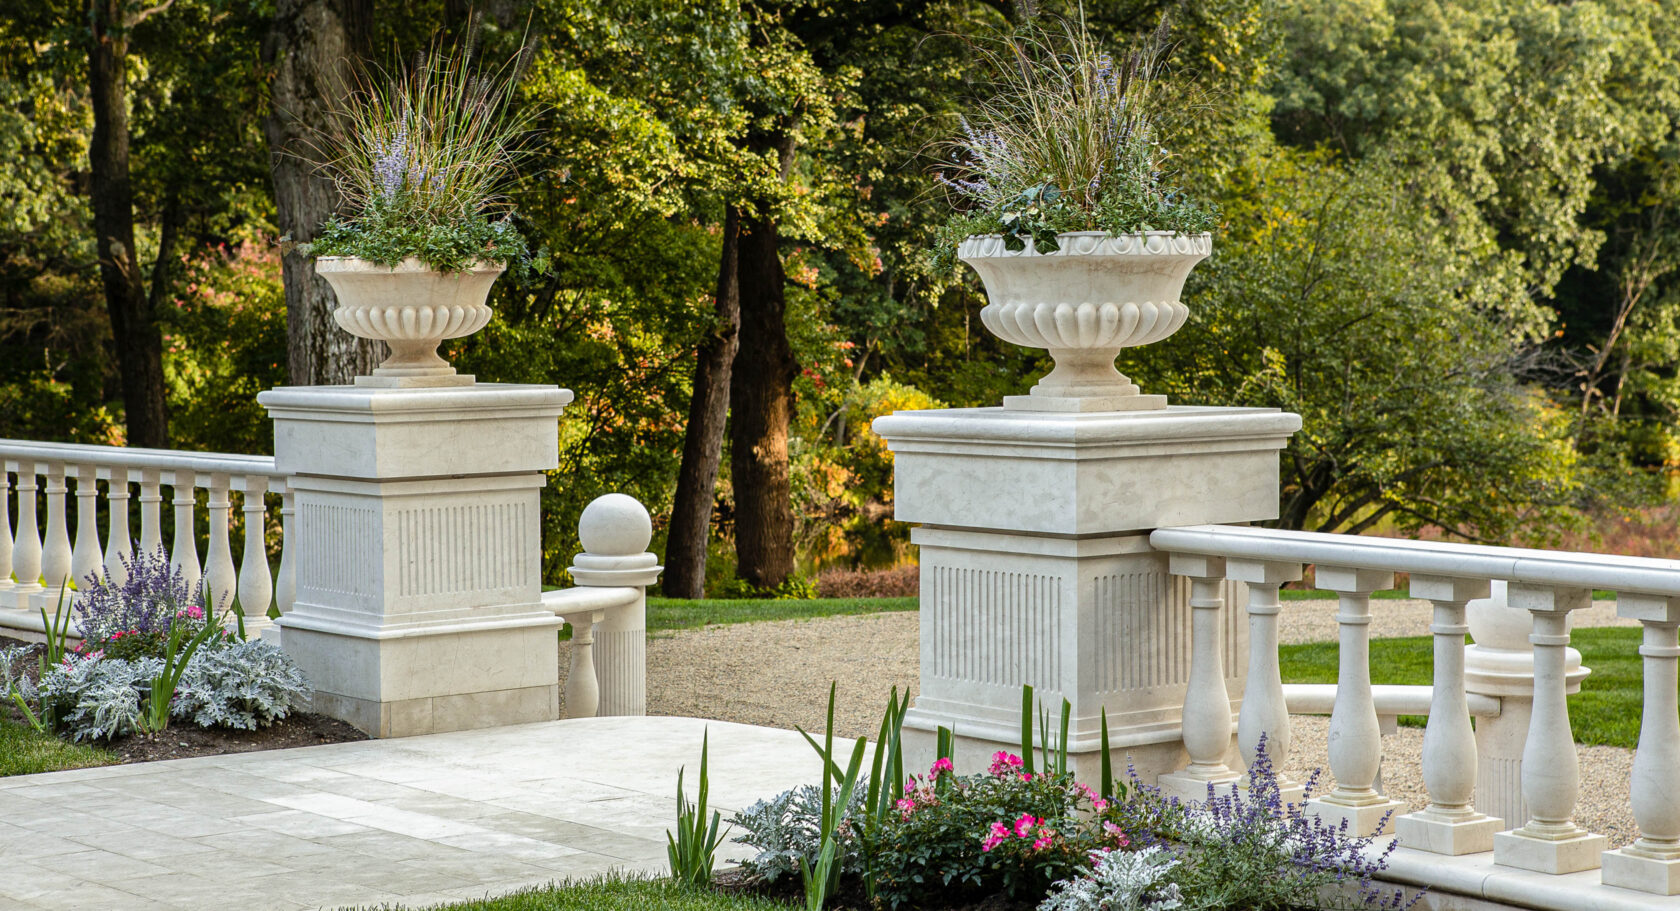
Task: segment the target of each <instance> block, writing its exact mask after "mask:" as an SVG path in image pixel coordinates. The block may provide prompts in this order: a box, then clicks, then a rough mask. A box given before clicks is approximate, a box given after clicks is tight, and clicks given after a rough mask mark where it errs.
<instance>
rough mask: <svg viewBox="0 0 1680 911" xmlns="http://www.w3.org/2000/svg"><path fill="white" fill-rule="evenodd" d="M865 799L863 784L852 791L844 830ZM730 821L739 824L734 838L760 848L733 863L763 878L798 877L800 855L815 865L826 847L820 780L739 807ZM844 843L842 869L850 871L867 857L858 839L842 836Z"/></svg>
mask: <svg viewBox="0 0 1680 911" xmlns="http://www.w3.org/2000/svg"><path fill="white" fill-rule="evenodd" d="M863 799H864V794H863V792H862V791H861V790H859V791H854V792H853V793H852V799H851V802H850V803H848V804H847V806H846V811H845V813H843V814H842V815H841V820H842V821H841V823H840V828H841V829H842V830H844V829H846V828H847V827H848V826H849V825H851V821H852V820H854V819H858V818H861V816H862V815H863ZM729 822H730V824H731V825H733V826H735V827H736V828H738V829H740V830H741V834H740V835H737V836H735V838H734V840H735V841H736V842H738V843H740V844H743V845H747V846H748V847H752V848H757V849H758V851H759V853H758V854H757V855H755V856H754V857H752V858H751V859H749V860H732V861H731V863H738V864H740V865H741V866H742V867H744V868H746V870H747V872H749V873H751V874H753V875H754V876H757V877H758V878H760V879H762V880H764V881H765V882H775V881H776V880H777V879H779V878H780V877H782V876H793V877H795V878H798V876H799V861H800V860H801V859H804V860H805V862H806V863H808V864H810V865H811V866H813V867H814V866H815V865H816V863H817V855H818V853H819V852H820V851H821V850H822V790H821V789H820V788H818V787H817V786H816V785H805V786H803V787H798V788H794V789H793V790H791V791H783V792H782V793H780V794H777V795H776V796H775V797H772V798H770V799H769V800H761V801H759V802H757V803H755V804H753V805H752V806H750V807H747V808H746V809H745V810H742V811H741V812H739V813H736V814H735V816H734V817H733V818H731V819H730V820H729ZM840 844H841V846H842V850H843V851H844V852H845V853H844V856H843V857H842V859H841V863H842V868H843V870H844V871H845V872H847V873H856V872H858V871H860V870H862V868H863V858H862V857H861V855H860V854H859V853H858V849H857V847H856V845H857V841H856V839H851V838H847V839H843V840H842V841H841V842H840Z"/></svg>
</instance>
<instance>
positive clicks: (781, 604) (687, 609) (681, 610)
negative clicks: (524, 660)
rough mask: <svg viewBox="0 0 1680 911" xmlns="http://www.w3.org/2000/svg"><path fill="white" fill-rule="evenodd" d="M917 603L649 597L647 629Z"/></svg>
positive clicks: (906, 607)
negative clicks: (690, 599)
mask: <svg viewBox="0 0 1680 911" xmlns="http://www.w3.org/2000/svg"><path fill="white" fill-rule="evenodd" d="M916 605H917V599H916V598H801V599H787V600H780V601H777V600H770V599H767V598H701V599H696V600H693V601H688V600H684V599H682V598H649V599H648V616H647V623H648V632H650V633H657V632H661V631H667V630H679V629H694V628H696V627H701V626H715V625H718V624H727V623H759V622H762V621H766V620H807V619H810V618H813V617H840V616H845V615H848V614H884V613H890V612H893V611H913V610H915V609H916ZM571 637H572V627H571V624H569V623H568V624H567V625H566V626H565V627H564V628H563V629H562V630H561V632H560V638H561V639H570V638H571Z"/></svg>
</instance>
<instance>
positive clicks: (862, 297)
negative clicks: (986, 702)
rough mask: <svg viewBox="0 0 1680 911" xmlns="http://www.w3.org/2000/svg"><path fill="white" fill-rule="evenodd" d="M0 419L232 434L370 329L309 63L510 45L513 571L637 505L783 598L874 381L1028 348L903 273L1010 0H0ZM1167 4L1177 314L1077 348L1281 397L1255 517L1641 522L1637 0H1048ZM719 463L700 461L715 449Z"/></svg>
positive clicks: (704, 557) (1532, 536) (901, 402)
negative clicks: (538, 389)
mask: <svg viewBox="0 0 1680 911" xmlns="http://www.w3.org/2000/svg"><path fill="white" fill-rule="evenodd" d="M0 9H4V15H3V16H0V437H10V438H23V439H35V440H61V441H73V442H90V443H113V444H122V443H127V444H129V445H147V446H169V447H173V448H180V449H192V450H211V451H227V452H243V453H265V452H268V451H270V440H271V436H270V429H269V424H268V422H267V420H266V418H265V416H264V413H263V411H262V409H261V408H259V407H258V406H257V404H256V401H255V396H256V394H257V392H259V391H260V390H262V389H265V388H269V387H272V386H275V385H281V384H299V383H322V382H344V381H345V380H346V379H347V378H348V377H350V376H352V375H354V374H355V373H356V372H358V371H365V370H366V369H367V367H368V366H370V365H371V363H373V362H375V359H376V357H377V356H378V352H375V351H372V350H370V349H369V348H368V347H366V346H365V345H364V344H362V343H360V342H358V341H357V340H355V339H353V338H351V337H350V336H348V335H346V334H344V333H342V332H340V331H339V330H338V329H337V328H336V327H334V326H333V324H332V322H331V318H330V315H329V312H330V295H329V294H328V293H327V292H326V290H325V286H324V284H322V283H320V282H319V281H318V280H313V279H312V278H311V275H310V271H309V265H308V263H307V261H305V260H303V259H301V258H300V257H298V256H296V255H295V254H290V253H289V254H285V255H284V256H283V255H282V253H281V248H280V247H279V245H278V243H277V241H278V238H280V237H281V236H282V235H290V236H291V237H292V238H293V239H296V240H304V239H307V238H308V237H309V236H310V232H311V231H312V230H313V229H314V227H315V226H316V225H317V224H318V223H319V221H320V220H321V219H322V218H324V217H325V216H326V215H327V214H329V213H330V212H332V211H334V209H335V208H336V207H337V205H338V201H337V199H336V195H335V194H334V192H333V190H332V188H331V185H330V183H329V182H327V181H325V179H324V178H323V177H322V176H321V175H319V174H317V173H315V172H314V171H313V170H312V169H311V168H310V167H309V166H308V164H307V163H306V162H304V161H302V160H300V159H299V158H298V157H297V156H296V154H295V153H296V152H297V151H298V145H299V140H300V137H303V136H305V135H306V133H307V125H308V124H310V123H313V122H320V121H321V119H322V118H321V112H323V111H324V110H326V109H327V107H328V106H329V105H331V104H332V103H333V102H334V99H335V97H336V96H337V95H338V94H339V92H338V90H337V89H336V88H335V87H336V86H340V85H342V84H343V80H344V78H345V77H346V76H347V75H348V74H349V73H350V72H351V68H352V67H354V66H357V65H362V64H371V65H374V66H378V67H382V68H384V69H386V70H391V69H393V68H396V67H401V66H404V65H406V61H407V60H409V59H411V57H412V55H413V53H414V52H415V51H417V50H423V49H425V48H426V47H428V46H430V45H431V44H432V43H433V42H448V43H466V44H470V45H474V46H477V47H478V48H479V53H480V54H481V55H482V59H484V60H486V61H489V62H491V63H492V64H495V63H499V62H500V61H505V60H508V59H510V58H512V57H513V56H515V55H516V54H518V53H519V52H520V50H521V48H525V49H526V52H527V54H528V62H527V65H525V66H524V68H523V69H522V70H521V71H520V76H519V79H520V87H519V99H520V101H519V103H520V104H522V105H529V106H530V107H531V110H532V111H534V112H535V114H536V118H537V119H536V121H535V124H536V129H535V133H534V135H532V136H531V137H530V143H529V149H530V151H531V153H532V154H531V157H530V158H528V159H527V161H526V162H525V164H524V165H523V167H522V169H521V173H520V176H519V179H518V181H517V183H516V184H515V185H514V186H512V187H511V188H510V191H509V195H510V197H511V199H512V201H513V203H514V204H515V205H516V206H517V210H518V213H519V215H518V219H519V226H520V228H521V229H522V230H523V231H524V233H525V234H526V236H527V238H529V239H530V240H531V242H532V246H533V250H534V252H535V253H536V255H537V257H538V259H539V260H546V261H547V262H548V263H549V264H550V266H551V268H550V269H549V270H548V271H547V273H546V274H532V275H530V276H527V277H524V278H522V279H517V280H516V279H514V278H511V277H504V279H503V280H501V281H500V282H498V284H497V287H496V290H495V291H494V293H493V300H492V303H493V304H494V306H495V308H496V310H497V316H496V319H495V320H494V321H493V322H492V323H491V324H490V326H489V327H488V328H487V329H485V330H484V331H482V332H480V333H478V334H477V335H475V336H473V337H471V338H469V339H465V340H461V341H459V342H455V343H447V344H446V346H445V347H446V349H452V350H446V351H445V352H444V353H445V354H446V356H450V357H451V358H452V360H453V361H454V362H455V363H456V364H457V365H458V366H459V367H460V368H461V369H462V370H463V371H464V372H470V373H474V374H477V375H478V377H479V378H480V379H481V380H492V381H497V382H516V383H518V382H530V383H558V384H560V385H562V386H565V387H567V388H570V389H572V390H574V391H575V392H576V393H577V400H576V402H575V403H574V404H573V405H572V406H571V407H570V408H569V409H568V410H567V412H566V414H565V416H564V417H563V419H562V422H561V437H562V440H561V445H562V465H561V467H560V469H559V470H558V471H556V472H555V473H554V474H553V476H552V477H551V478H550V483H549V486H548V487H547V488H546V489H545V491H544V493H543V497H544V519H543V521H544V525H545V563H546V570H547V572H546V578H549V579H551V580H557V579H558V578H559V577H560V575H561V574H562V572H563V568H564V567H565V566H566V564H567V561H568V559H569V557H570V556H571V554H572V553H573V552H574V551H575V548H576V541H575V535H574V528H575V523H576V519H577V515H578V513H579V511H580V510H581V508H582V506H583V504H585V503H587V502H588V501H589V500H590V499H592V498H593V497H595V496H597V495H599V494H601V493H603V492H606V491H610V490H618V491H623V492H626V493H630V494H632V495H634V496H637V497H639V498H640V499H642V501H643V502H645V503H647V504H648V505H649V507H650V509H651V510H652V511H653V512H654V514H655V526H656V531H657V539H656V544H655V550H658V551H660V552H662V553H664V554H665V558H666V563H667V565H668V566H670V567H671V569H670V570H669V571H668V574H667V577H666V588H667V591H668V592H671V593H677V594H689V595H694V594H698V593H699V592H700V591H701V588H702V584H704V586H705V587H706V588H707V589H708V590H710V591H712V592H714V593H721V592H729V593H740V592H745V591H754V592H759V593H769V592H780V593H783V594H789V593H795V594H796V593H800V592H802V591H805V590H808V588H809V584H808V582H807V580H808V579H809V578H810V577H811V576H812V575H813V574H814V573H815V572H816V571H817V570H819V569H821V568H823V567H828V566H852V567H880V566H889V565H892V564H894V563H898V562H902V561H903V560H905V559H907V558H908V557H909V548H908V545H907V543H906V540H907V539H906V535H905V534H904V530H903V529H902V527H899V526H896V525H895V524H893V523H891V522H890V515H891V511H890V507H891V500H892V493H891V483H890V482H891V463H890V458H889V456H888V454H887V452H886V450H885V448H884V446H883V445H882V443H881V441H880V440H879V439H878V438H876V437H874V436H873V435H872V434H870V432H869V429H868V428H869V422H870V420H871V419H872V418H874V417H876V416H878V415H880V414H883V413H886V412H889V411H892V410H894V409H900V408H925V407H932V406H936V405H941V404H943V405H951V406H975V405H990V404H995V403H997V402H998V401H999V399H1000V398H1001V397H1002V396H1003V395H1005V394H1012V393H1020V392H1023V391H1024V390H1025V389H1026V388H1027V387H1028V386H1030V385H1031V383H1032V382H1033V380H1034V378H1035V377H1036V375H1038V374H1039V373H1040V372H1042V370H1044V369H1046V368H1047V367H1048V361H1047V360H1042V361H1041V360H1040V359H1039V358H1038V357H1037V356H1036V354H1035V352H1031V351H1027V350H1024V349H1020V348H1016V347H1014V346H1011V345H1007V344H1004V343H1001V342H999V341H997V340H996V339H994V338H992V337H991V336H990V335H988V334H987V333H986V332H985V331H984V330H983V329H982V328H981V326H980V323H979V319H978V311H979V309H980V307H981V306H983V305H984V303H985V299H984V295H983V294H982V292H981V289H980V287H979V285H978V282H977V281H976V280H975V279H974V278H973V276H972V273H967V274H961V275H958V276H954V277H952V276H941V275H939V274H937V273H936V272H935V271H934V270H932V269H931V267H930V265H929V263H928V254H929V252H930V247H931V238H932V235H933V233H934V231H935V230H936V229H937V227H938V226H939V225H940V224H941V223H942V222H943V221H944V220H945V219H946V217H947V216H948V214H949V204H948V201H947V199H946V196H945V194H944V193H942V192H941V190H940V185H939V183H938V180H937V175H938V171H939V162H938V160H937V156H938V151H937V150H938V142H939V141H940V140H941V139H943V138H945V137H948V136H950V135H952V134H953V133H954V132H955V131H957V130H959V129H960V126H961V125H960V121H959V116H960V113H961V111H962V110H963V107H964V105H965V103H966V102H967V101H968V100H969V99H971V98H973V97H974V95H975V93H976V92H978V91H982V90H983V83H984V80H985V78H986V74H985V73H983V72H980V71H979V70H978V67H979V60H980V55H977V54H976V53H975V52H974V50H975V49H974V44H973V42H975V41H979V40H984V39H985V36H987V35H994V34H996V33H997V32H999V31H1000V30H1008V29H1011V28H1019V27H1022V26H1023V25H1024V24H1025V23H1026V22H1027V21H1028V20H1029V19H1032V18H1033V17H1034V16H1054V15H1063V16H1067V15H1074V16H1077V15H1081V10H1080V9H1079V7H1077V6H1072V5H1069V4H1067V3H1062V2H1052V0H1044V2H1043V3H1042V4H1039V3H1034V2H1029V0H1021V2H1019V3H1011V2H1006V0H994V2H987V0H934V2H911V0H487V2H483V3H481V4H479V5H478V6H477V7H476V8H475V7H474V6H472V5H470V4H468V3H466V2H460V0H441V2H436V0H434V2H392V0H142V2H134V0H3V2H0ZM1082 14H1083V16H1084V17H1085V18H1086V20H1087V22H1088V24H1089V26H1090V27H1091V28H1092V29H1093V30H1094V31H1097V32H1098V33H1100V34H1102V35H1105V36H1108V37H1110V38H1111V39H1112V42H1113V44H1114V46H1115V48H1116V49H1117V50H1118V49H1120V48H1122V47H1123V46H1124V45H1125V44H1126V43H1127V42H1128V41H1130V40H1132V39H1133V38H1134V37H1136V36H1140V35H1145V34H1148V33H1149V32H1151V31H1152V30H1154V29H1155V28H1156V27H1157V25H1158V24H1159V22H1160V21H1161V18H1162V17H1163V16H1169V15H1170V17H1171V19H1172V22H1173V31H1172V49H1171V51H1170V54H1169V56H1168V65H1169V67H1170V69H1171V73H1172V78H1174V79H1176V80H1179V81H1181V82H1184V83H1189V84H1193V85H1194V86H1195V87H1196V88H1197V89H1198V90H1199V95H1200V97H1202V99H1203V101H1202V102H1201V106H1200V107H1199V108H1198V109H1197V110H1195V111H1194V112H1193V113H1192V116H1188V117H1184V118H1181V119H1182V121H1183V126H1182V127H1181V128H1180V129H1179V130H1178V131H1177V132H1176V133H1175V134H1174V135H1172V136H1170V137H1169V144H1170V147H1171V149H1172V151H1173V153H1174V157H1173V158H1172V160H1171V162H1170V165H1171V167H1172V168H1173V169H1174V179H1175V180H1176V181H1177V182H1179V183H1180V184H1182V185H1183V186H1184V187H1185V189H1186V190H1188V191H1189V192H1191V193H1192V194H1195V195H1197V196H1199V197H1200V198H1202V199H1205V200H1208V201H1211V202H1214V203H1216V204H1217V205H1218V206H1219V207H1220V209H1221V211H1222V213H1223V215H1222V223H1221V225H1220V227H1219V228H1218V229H1217V230H1216V232H1215V244H1214V249H1215V253H1214V255H1213V257H1212V258H1211V259H1209V260H1208V261H1206V262H1205V263H1203V264H1202V265H1201V266H1199V267H1198V268H1197V269H1196V271H1195V272H1194V273H1193V274H1192V276H1191V278H1190V282H1189V284H1188V285H1187V287H1186V288H1185V294H1184V299H1185V301H1186V302H1187V303H1188V304H1189V305H1190V308H1191V318H1190V322H1189V324H1188V325H1187V326H1186V327H1185V328H1184V329H1183V330H1182V331H1180V332H1179V333H1178V334H1177V335H1176V336H1174V337H1173V338H1172V339H1170V340H1168V341H1167V342H1164V343H1160V344H1157V345H1154V346H1150V347H1148V348H1145V349H1136V350H1133V351H1128V352H1127V353H1126V355H1125V356H1123V357H1122V359H1121V363H1120V367H1121V370H1122V371H1123V372H1125V373H1127V374H1128V375H1130V376H1132V377H1133V378H1134V379H1135V380H1136V381H1137V382H1138V383H1139V384H1140V385H1142V386H1143V387H1144V388H1145V389H1146V390H1148V391H1151V392H1164V393H1167V394H1169V395H1170V396H1171V397H1172V399H1173V400H1174V401H1175V402H1176V403H1180V404H1209V405H1256V406H1274V407H1281V408H1285V409H1289V410H1293V411H1296V412H1298V413H1300V414H1301V415H1302V416H1303V418H1304V421H1305V426H1304V428H1303V430H1302V431H1301V432H1300V433H1298V434H1297V435H1296V436H1295V437H1294V439H1293V440H1292V441H1291V443H1290V445H1289V448H1288V449H1287V450H1286V451H1285V453H1284V455H1283V462H1282V467H1283V504H1282V506H1283V511H1282V517H1281V518H1280V520H1279V522H1278V524H1280V525H1283V526H1286V527H1290V528H1307V529H1315V530H1325V531H1344V532H1371V533H1388V534H1421V535H1426V536H1429V535H1446V536H1453V537H1460V538H1465V539H1471V540H1478V541H1492V542H1500V543H1518V544H1529V545H1569V546H1583V547H1601V548H1608V549H1614V550H1619V551H1624V552H1631V553H1654V554H1659V555H1665V556H1672V555H1674V551H1675V546H1676V545H1677V544H1680V534H1677V533H1676V531H1675V521H1674V520H1675V517H1676V515H1677V513H1676V512H1675V510H1674V509H1673V505H1674V503H1675V502H1676V497H1677V496H1680V485H1677V484H1676V478H1677V477H1680V475H1677V470H1680V134H1677V131H1676V125H1677V122H1680V4H1677V3H1676V2H1671V0H1576V2H1553V0H1338V2H1335V3H1322V2H1319V0H1186V2H1182V3H1163V2H1153V0H1087V2H1085V4H1084V5H1083V10H1082ZM712 478H715V481H713V480H712Z"/></svg>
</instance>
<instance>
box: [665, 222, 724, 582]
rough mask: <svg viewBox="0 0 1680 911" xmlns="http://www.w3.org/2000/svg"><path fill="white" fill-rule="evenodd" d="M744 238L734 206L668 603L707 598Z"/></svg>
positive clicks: (698, 395)
mask: <svg viewBox="0 0 1680 911" xmlns="http://www.w3.org/2000/svg"><path fill="white" fill-rule="evenodd" d="M740 233H741V212H740V210H739V209H737V208H735V207H734V206H729V207H728V208H727V209H726V210H725V212H724V217H723V253H722V255H721V256H719V257H718V280H717V297H716V300H715V302H714V304H713V307H714V309H715V316H714V320H715V322H714V323H713V325H712V331H711V333H710V334H708V335H707V336H706V339H705V341H704V342H702V343H701V344H700V350H699V360H698V361H697V363H696V364H695V365H694V395H693V397H692V398H690V399H689V402H688V428H687V432H686V434H685V435H684V437H683V457H682V468H681V469H680V470H679V471H678V473H677V496H676V500H675V502H673V503H672V505H671V534H670V537H669V539H668V540H667V542H666V544H665V581H664V591H665V596H666V597H667V598H701V597H704V596H705V594H706V544H707V542H708V541H709V540H710V537H711V526H712V505H713V502H714V501H715V500H716V497H717V477H718V468H719V466H720V465H721V463H722V462H723V430H724V426H725V423H726V420H727V418H728V416H729V374H730V367H731V365H733V364H734V362H735V352H736V349H737V348H739V347H740V329H741V295H740V285H739V283H738V279H737V262H738V259H739V251H740Z"/></svg>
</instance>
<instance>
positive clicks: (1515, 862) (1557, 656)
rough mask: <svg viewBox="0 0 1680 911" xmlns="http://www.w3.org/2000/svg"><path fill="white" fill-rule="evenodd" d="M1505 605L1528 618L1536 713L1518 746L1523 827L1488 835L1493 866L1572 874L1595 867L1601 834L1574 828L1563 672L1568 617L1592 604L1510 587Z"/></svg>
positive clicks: (1574, 788)
mask: <svg viewBox="0 0 1680 911" xmlns="http://www.w3.org/2000/svg"><path fill="white" fill-rule="evenodd" d="M1508 597H1509V600H1510V605H1511V607H1514V608H1519V609H1524V610H1527V611H1528V612H1529V613H1530V614H1532V615H1533V620H1532V622H1533V624H1534V626H1533V629H1534V631H1533V633H1531V634H1530V635H1529V637H1528V641H1529V642H1531V643H1533V644H1534V715H1533V718H1532V719H1531V720H1530V721H1529V725H1528V739H1527V741H1525V742H1524V743H1523V758H1522V795H1523V803H1524V804H1525V805H1526V806H1527V808H1528V822H1526V823H1524V824H1523V825H1522V827H1520V828H1517V829H1513V830H1511V831H1508V832H1500V833H1499V834H1497V835H1495V836H1494V837H1493V862H1494V863H1496V864H1504V865H1506V866H1510V867H1519V868H1521V869H1524V870H1534V871H1536V872H1540V873H1578V872H1580V871H1582V870H1591V869H1593V868H1595V867H1597V866H1598V865H1599V856H1600V854H1601V853H1602V852H1603V851H1604V848H1605V847H1606V839H1605V838H1604V836H1602V835H1594V834H1592V833H1591V832H1588V831H1587V830H1586V829H1583V828H1581V827H1580V826H1578V825H1576V824H1575V821H1574V819H1573V818H1572V817H1573V816H1574V814H1575V803H1576V801H1577V800H1578V799H1579V798H1580V793H1581V767H1580V757H1579V756H1577V755H1576V753H1575V737H1574V734H1573V733H1572V732H1571V731H1570V727H1569V702H1568V699H1567V697H1566V692H1567V688H1568V678H1567V667H1566V661H1565V655H1564V650H1565V649H1566V648H1568V646H1569V612H1570V611H1572V610H1580V609H1582V608H1585V607H1589V606H1591V605H1592V592H1591V591H1589V590H1587V589H1584V588H1562V587H1559V588H1553V587H1549V586H1536V585H1519V584H1517V583H1515V582H1513V583H1511V585H1510V588H1509V591H1508Z"/></svg>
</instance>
